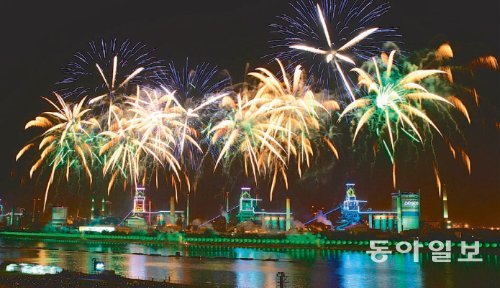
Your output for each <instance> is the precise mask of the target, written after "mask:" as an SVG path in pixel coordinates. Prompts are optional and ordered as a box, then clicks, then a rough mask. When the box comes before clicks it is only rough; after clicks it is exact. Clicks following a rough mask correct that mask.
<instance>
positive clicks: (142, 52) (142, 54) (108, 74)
mask: <svg viewBox="0 0 500 288" xmlns="http://www.w3.org/2000/svg"><path fill="white" fill-rule="evenodd" d="M152 54H153V50H151V49H148V48H147V47H146V45H144V44H142V43H136V44H134V43H132V42H130V41H129V40H125V41H122V42H120V41H117V40H116V39H112V40H109V41H106V40H104V39H102V40H101V41H97V42H90V43H89V48H88V49H87V50H85V51H82V52H78V53H76V54H75V55H74V61H72V62H70V63H69V64H68V65H67V66H66V67H64V68H63V72H64V73H65V76H66V78H65V79H63V80H61V81H59V82H58V83H56V89H57V92H58V93H59V94H60V95H61V96H63V97H64V98H67V97H70V98H76V99H78V98H81V97H84V96H96V95H103V94H111V93H112V92H114V91H116V89H118V88H124V87H125V86H126V85H127V84H130V85H131V86H133V87H135V86H137V85H141V86H146V85H155V84H158V83H159V81H160V77H159V76H158V75H160V74H161V73H162V71H163V70H164V68H165V66H164V64H163V61H162V60H159V59H157V58H156V57H154V56H153V55H152ZM103 79H104V81H103Z"/></svg>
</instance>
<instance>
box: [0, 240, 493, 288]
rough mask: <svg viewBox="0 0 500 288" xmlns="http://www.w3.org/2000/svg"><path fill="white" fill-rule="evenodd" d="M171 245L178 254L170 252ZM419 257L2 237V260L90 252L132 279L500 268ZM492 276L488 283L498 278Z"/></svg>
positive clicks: (410, 274) (461, 274) (402, 279)
mask: <svg viewBox="0 0 500 288" xmlns="http://www.w3.org/2000/svg"><path fill="white" fill-rule="evenodd" d="M176 252H179V253H180V254H181V255H182V256H183V257H174V255H175V253H176ZM420 256H421V257H420V262H419V263H414V262H413V255H411V254H393V255H390V256H389V258H388V260H387V261H386V262H384V263H374V262H372V261H371V259H370V257H369V255H367V254H365V253H363V252H359V251H338V250H310V249H262V250H258V249H251V248H231V247H202V246H189V247H184V246H176V245H171V246H158V245H137V244H106V245H105V244H89V243H72V244H69V243H56V242H34V241H12V240H0V262H2V261H5V260H10V261H17V262H28V263H37V264H42V265H57V266H60V267H63V268H65V269H68V270H74V271H82V272H90V271H91V262H92V258H97V259H98V260H102V261H104V262H105V263H106V269H111V270H115V271H116V273H117V274H120V275H123V276H127V277H130V278H141V279H152V278H154V279H155V280H164V279H168V278H169V277H170V279H171V280H172V281H176V282H182V283H192V284H201V283H207V282H210V283H224V284H232V285H235V286H236V287H276V274H277V273H278V272H285V273H286V274H287V275H288V276H289V281H290V283H291V287H429V286H431V287H457V286H461V285H463V286H464V287H467V286H466V285H469V287H474V284H477V283H483V282H484V281H485V280H486V281H487V280H488V279H496V278H495V277H497V276H498V275H499V274H498V273H499V259H498V255H485V256H484V257H483V258H484V262H483V263H458V262H456V259H454V260H453V262H452V263H433V262H432V261H431V259H430V257H429V255H428V254H421V255H420ZM252 259H253V260H252ZM481 281H483V282H481ZM491 282H492V283H491V284H492V285H491V287H493V286H494V285H496V284H497V283H493V280H491Z"/></svg>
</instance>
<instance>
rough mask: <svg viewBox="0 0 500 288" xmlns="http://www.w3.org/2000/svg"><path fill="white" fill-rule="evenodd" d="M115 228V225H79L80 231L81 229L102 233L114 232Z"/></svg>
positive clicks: (82, 230)
mask: <svg viewBox="0 0 500 288" xmlns="http://www.w3.org/2000/svg"><path fill="white" fill-rule="evenodd" d="M115 230H116V229H115V227H113V226H80V227H78V231H80V232H98V233H102V232H103V231H106V232H113V231H115Z"/></svg>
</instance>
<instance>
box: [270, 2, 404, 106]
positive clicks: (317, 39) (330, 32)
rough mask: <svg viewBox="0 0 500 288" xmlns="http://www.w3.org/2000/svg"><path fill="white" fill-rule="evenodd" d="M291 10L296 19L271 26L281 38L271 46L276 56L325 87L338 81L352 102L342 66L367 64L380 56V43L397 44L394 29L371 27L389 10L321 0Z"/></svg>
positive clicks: (286, 18) (286, 17)
mask: <svg viewBox="0 0 500 288" xmlns="http://www.w3.org/2000/svg"><path fill="white" fill-rule="evenodd" d="M291 6H292V8H293V10H294V14H293V15H283V16H280V17H279V19H280V20H281V21H280V23H279V24H275V25H272V27H273V32H275V33H277V34H279V35H280V36H281V37H280V39H279V40H275V41H273V42H274V43H275V48H279V49H280V50H281V52H278V53H276V56H277V57H278V58H281V59H286V60H290V61H291V63H292V64H293V65H298V64H302V65H306V66H307V67H308V69H309V74H311V75H314V76H316V78H317V80H318V82H319V83H322V84H323V85H324V86H326V87H328V86H329V83H330V82H331V78H332V76H333V77H335V79H337V78H338V79H339V80H338V81H337V80H335V82H336V83H337V84H341V86H343V87H344V88H345V91H346V92H347V93H348V95H349V97H350V98H351V100H354V99H355V95H354V92H353V90H352V88H351V84H350V83H351V80H350V78H349V75H348V74H347V73H346V72H345V71H344V69H345V68H344V66H345V65H349V66H351V67H352V66H354V65H356V61H357V60H362V61H364V60H366V59H369V58H370V57H372V56H374V55H376V54H378V53H379V51H380V48H381V47H382V45H381V44H382V43H383V42H386V41H391V40H396V39H397V35H396V34H395V33H394V30H393V29H382V28H378V27H376V26H373V25H374V22H375V20H376V19H377V18H378V17H380V16H381V15H383V14H384V13H386V12H387V11H388V9H389V5H388V4H387V3H384V4H381V5H377V4H375V2H373V1H364V0H363V1H347V0H339V1H336V0H335V1H331V0H324V1H321V2H320V4H315V3H314V2H313V1H310V0H309V1H307V0H305V1H301V2H297V3H294V4H292V5H291ZM370 26H371V27H370ZM337 86H339V85H337Z"/></svg>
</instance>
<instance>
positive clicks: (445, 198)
mask: <svg viewBox="0 0 500 288" xmlns="http://www.w3.org/2000/svg"><path fill="white" fill-rule="evenodd" d="M443 188H444V187H443ZM443 218H444V220H445V221H446V220H448V194H447V193H446V188H445V189H443Z"/></svg>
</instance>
